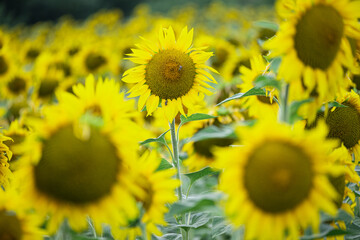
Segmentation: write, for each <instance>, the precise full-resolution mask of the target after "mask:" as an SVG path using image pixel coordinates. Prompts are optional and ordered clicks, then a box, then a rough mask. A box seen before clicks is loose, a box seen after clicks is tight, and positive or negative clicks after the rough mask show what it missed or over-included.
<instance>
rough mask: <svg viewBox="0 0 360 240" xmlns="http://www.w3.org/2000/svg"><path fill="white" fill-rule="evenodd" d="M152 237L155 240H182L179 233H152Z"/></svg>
mask: <svg viewBox="0 0 360 240" xmlns="http://www.w3.org/2000/svg"><path fill="white" fill-rule="evenodd" d="M152 237H153V239H156V240H182V236H181V234H179V233H167V234H164V235H162V236H161V237H158V236H155V235H152Z"/></svg>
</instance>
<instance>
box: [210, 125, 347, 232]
mask: <svg viewBox="0 0 360 240" xmlns="http://www.w3.org/2000/svg"><path fill="white" fill-rule="evenodd" d="M237 133H238V134H239V138H240V139H241V140H243V144H244V146H242V147H233V148H229V149H226V150H223V151H219V152H218V153H217V158H218V161H219V164H221V165H222V166H223V167H224V171H223V173H222V174H221V178H220V186H219V187H220V189H222V190H223V191H224V192H225V193H226V194H227V195H228V199H227V200H226V210H225V211H226V214H227V215H228V217H229V218H230V219H231V221H232V222H233V223H234V224H235V225H236V226H239V225H241V224H245V236H246V239H253V238H258V239H266V238H268V236H272V237H273V238H274V239H283V238H284V236H285V234H286V233H285V231H286V232H287V234H288V236H289V238H291V239H298V234H299V229H300V228H302V229H306V228H307V227H308V226H309V225H311V226H312V228H313V230H314V231H317V230H318V226H319V222H320V213H319V210H324V211H325V212H327V213H329V214H332V215H335V214H336V207H335V204H334V202H333V200H334V199H336V197H337V192H336V191H335V189H334V188H333V187H332V186H331V184H330V182H329V181H328V179H327V174H335V175H339V174H340V173H341V172H340V170H339V169H337V168H336V166H333V165H331V162H330V161H329V156H330V155H329V154H330V153H331V151H332V149H333V148H334V146H335V145H336V142H334V141H331V140H328V141H325V138H326V134H327V130H326V127H325V124H323V125H321V126H318V128H317V129H316V130H312V131H305V130H304V129H303V126H299V125H298V124H297V125H295V126H294V127H293V128H292V127H290V126H288V125H285V124H279V123H276V122H275V121H274V120H271V119H266V120H265V121H261V122H258V123H257V124H256V125H255V126H254V127H252V128H243V127H241V128H239V129H237ZM239 209H242V211H239Z"/></svg>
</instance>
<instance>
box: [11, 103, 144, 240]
mask: <svg viewBox="0 0 360 240" xmlns="http://www.w3.org/2000/svg"><path fill="white" fill-rule="evenodd" d="M73 108H77V106H76V105H75V106H73ZM68 109H70V108H65V107H63V105H62V104H59V105H55V106H54V105H53V106H49V107H44V108H43V118H41V119H33V120H32V121H31V120H29V121H28V123H29V126H31V127H32V128H33V129H34V133H33V134H30V135H29V136H28V137H27V138H26V140H25V143H24V144H23V145H22V146H23V147H22V150H23V152H22V154H23V155H22V158H21V161H23V164H24V166H23V168H22V169H20V170H18V171H16V172H15V173H16V177H15V179H16V181H17V186H19V189H20V190H21V192H22V194H23V195H22V196H24V197H26V199H28V204H29V206H31V207H33V208H34V209H35V211H36V213H38V214H40V215H41V216H46V215H47V214H48V215H49V216H50V219H49V222H48V226H47V228H48V229H49V231H50V232H51V233H54V232H55V231H56V230H57V229H58V227H59V226H60V224H61V223H62V222H63V220H64V219H66V218H67V219H68V222H69V224H70V226H71V227H72V228H73V229H74V230H76V231H80V230H84V229H86V227H87V220H86V217H87V216H89V217H91V218H92V220H93V222H94V225H95V229H96V230H97V231H98V232H100V231H101V224H103V223H109V224H110V223H112V222H116V223H119V224H121V223H122V224H125V223H126V222H127V218H128V217H129V218H134V217H135V216H136V215H137V207H136V202H135V199H134V198H133V197H132V196H131V195H130V193H129V192H130V189H131V191H136V189H135V187H134V190H133V189H132V186H135V183H133V182H134V180H133V179H134V176H133V175H132V173H131V172H130V171H129V168H130V165H131V164H134V163H135V162H136V161H137V149H138V141H137V137H136V136H135V135H136V134H139V133H134V132H133V130H132V129H131V128H129V127H128V126H129V125H128V124H127V123H126V122H125V120H124V121H123V122H121V123H122V124H115V123H114V122H112V123H109V122H105V121H98V118H96V116H93V115H92V116H89V114H87V115H86V114H74V112H76V111H75V110H73V111H69V110H68ZM80 110H81V108H78V111H77V112H81V111H80ZM129 122H130V120H129Z"/></svg>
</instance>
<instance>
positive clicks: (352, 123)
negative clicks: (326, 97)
mask: <svg viewBox="0 0 360 240" xmlns="http://www.w3.org/2000/svg"><path fill="white" fill-rule="evenodd" d="M343 105H347V106H348V107H338V108H336V109H335V110H334V111H332V112H331V111H330V112H329V114H328V116H327V118H326V123H327V125H328V126H329V135H328V137H330V138H338V139H340V140H341V141H342V142H343V143H344V145H345V147H347V148H351V147H353V146H355V145H356V144H357V143H358V141H359V140H360V116H359V113H358V112H357V110H356V109H355V108H354V107H353V106H351V105H349V104H347V103H343Z"/></svg>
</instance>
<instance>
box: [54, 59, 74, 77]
mask: <svg viewBox="0 0 360 240" xmlns="http://www.w3.org/2000/svg"><path fill="white" fill-rule="evenodd" d="M51 68H55V69H56V70H59V71H62V72H63V74H64V77H68V76H70V75H71V67H70V66H69V64H67V63H65V62H55V63H52V64H50V65H49V69H51Z"/></svg>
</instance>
